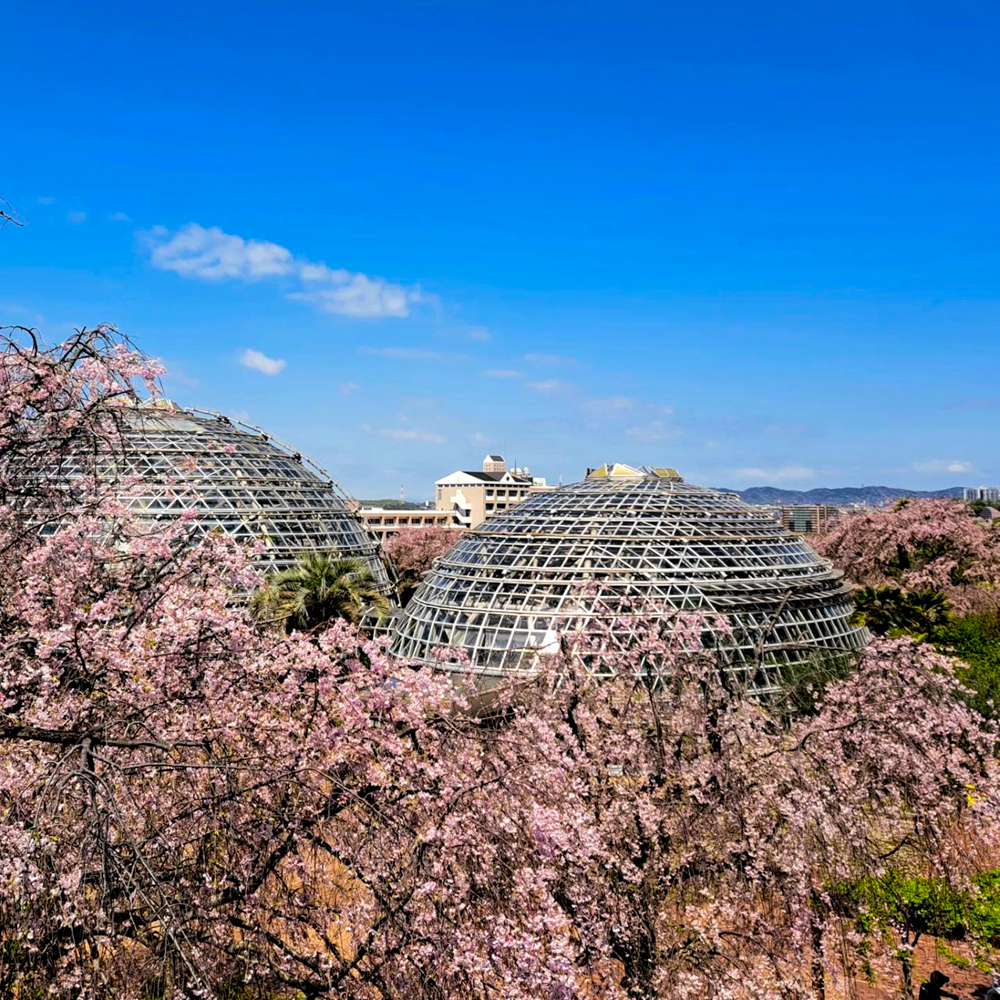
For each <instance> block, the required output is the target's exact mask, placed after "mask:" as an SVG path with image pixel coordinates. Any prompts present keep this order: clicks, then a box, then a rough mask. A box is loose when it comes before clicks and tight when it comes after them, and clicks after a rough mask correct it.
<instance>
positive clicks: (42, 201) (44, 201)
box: [38, 195, 55, 205]
mask: <svg viewBox="0 0 1000 1000" xmlns="http://www.w3.org/2000/svg"><path fill="white" fill-rule="evenodd" d="M38 204H39V205H53V204H55V198H52V197H50V196H48V195H43V196H42V197H40V198H39V199H38Z"/></svg>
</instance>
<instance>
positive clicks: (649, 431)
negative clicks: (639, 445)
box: [625, 420, 681, 443]
mask: <svg viewBox="0 0 1000 1000" xmlns="http://www.w3.org/2000/svg"><path fill="white" fill-rule="evenodd" d="M625 433H626V434H627V435H628V436H629V437H630V438H632V440H633V441H643V442H646V443H651V442H654V441H671V440H673V439H674V438H678V437H680V436H681V432H680V431H679V430H677V428H676V427H668V426H667V425H666V424H665V423H664V422H663V421H662V420H651V421H650V422H649V423H648V424H643V425H642V426H641V427H630V428H629V429H628V430H627V431H626V432H625Z"/></svg>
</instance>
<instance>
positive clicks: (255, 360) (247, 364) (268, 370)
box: [240, 348, 285, 375]
mask: <svg viewBox="0 0 1000 1000" xmlns="http://www.w3.org/2000/svg"><path fill="white" fill-rule="evenodd" d="M240 364H241V365H243V367H244V368H252V369H253V370H254V371H257V372H262V373H263V374H264V375H277V374H278V373H279V372H280V371H282V370H283V369H284V367H285V361H284V359H283V358H269V357H268V356H267V355H266V354H264V353H263V352H262V351H255V350H253V349H252V348H247V350H245V351H244V352H243V353H242V354H241V355H240Z"/></svg>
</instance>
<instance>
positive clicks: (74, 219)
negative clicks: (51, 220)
mask: <svg viewBox="0 0 1000 1000" xmlns="http://www.w3.org/2000/svg"><path fill="white" fill-rule="evenodd" d="M66 221H67V222H68V223H69V224H70V225H71V226H78V225H80V223H81V222H86V221H87V213H86V212H80V211H73V212H67V213H66Z"/></svg>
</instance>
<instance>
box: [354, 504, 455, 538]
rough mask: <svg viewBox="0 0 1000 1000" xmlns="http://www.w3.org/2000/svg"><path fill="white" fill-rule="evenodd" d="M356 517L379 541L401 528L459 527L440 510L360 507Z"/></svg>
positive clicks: (448, 515) (453, 519) (450, 517)
mask: <svg viewBox="0 0 1000 1000" xmlns="http://www.w3.org/2000/svg"><path fill="white" fill-rule="evenodd" d="M357 513H358V517H360V518H361V520H362V521H364V522H365V526H366V527H367V528H368V530H369V531H370V532H371V533H372V534H373V535H375V536H377V537H378V539H379V541H381V542H384V541H385V540H386V539H387V538H388V537H389V536H390V535H394V534H396V532H397V531H399V530H401V529H403V528H431V527H435V528H458V527H460V525H459V524H458V522H457V521H456V520H455V518H454V517H452V516H451V515H450V514H448V513H447V512H446V511H440V510H386V509H385V508H384V507H361V508H360V509H359V510H358V512H357Z"/></svg>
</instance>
